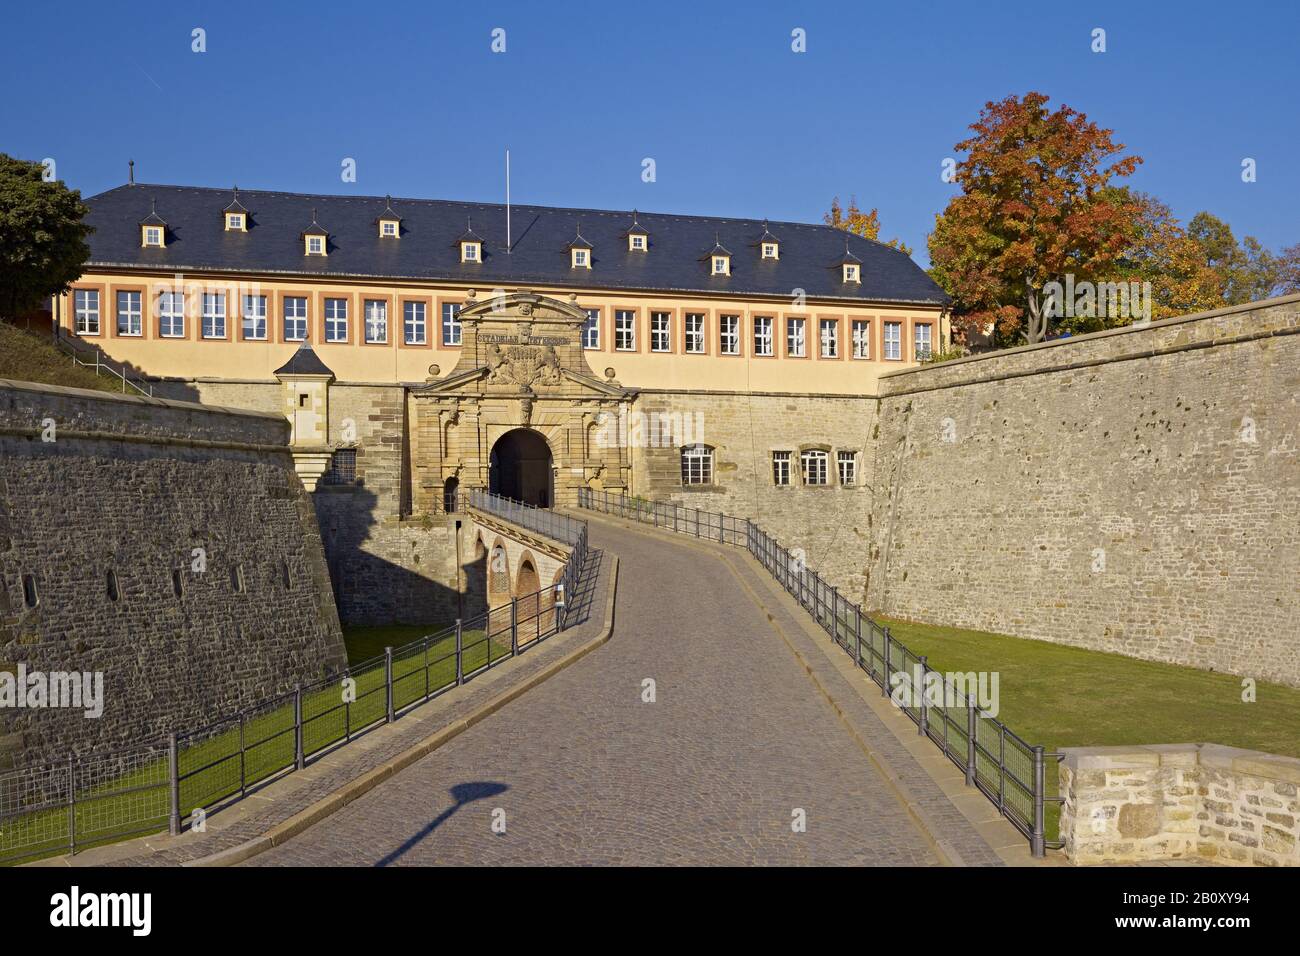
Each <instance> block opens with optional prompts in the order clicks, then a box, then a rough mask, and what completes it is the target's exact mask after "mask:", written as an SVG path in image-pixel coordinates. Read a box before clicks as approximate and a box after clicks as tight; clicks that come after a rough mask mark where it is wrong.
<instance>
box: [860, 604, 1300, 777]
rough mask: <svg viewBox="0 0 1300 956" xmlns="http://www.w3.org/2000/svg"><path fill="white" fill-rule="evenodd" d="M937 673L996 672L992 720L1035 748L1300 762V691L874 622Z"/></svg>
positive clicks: (978, 634)
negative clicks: (1197, 751)
mask: <svg viewBox="0 0 1300 956" xmlns="http://www.w3.org/2000/svg"><path fill="white" fill-rule="evenodd" d="M881 623H884V624H887V625H888V626H889V629H890V631H891V633H892V634H893V635H894V637H895V638H896V639H898V640H900V641H902V642H903V643H904V644H906V645H907V646H908V647H909V648H910V649H911V650H912V651H914V652H915V653H917V654H925V655H926V656H927V657H928V658H929V664H930V667H932V668H933V669H935V670H941V671H981V670H983V671H997V672H998V673H999V674H1000V686H999V702H1000V704H1001V710H1000V712H999V713H998V719H1000V720H1001V721H1002V722H1003V723H1005V724H1006V725H1007V726H1008V727H1010V728H1011V729H1012V730H1013V731H1015V732H1016V733H1017V734H1019V735H1020V736H1021V737H1023V738H1024V739H1025V740H1027V741H1029V742H1030V743H1032V744H1042V745H1044V746H1045V747H1046V748H1047V749H1048V750H1049V751H1051V750H1056V749H1058V748H1061V747H1101V746H1112V745H1123V744H1174V743H1187V742H1194V743H1216V744H1226V745H1228V746H1231V747H1245V748H1247V749H1250V750H1263V751H1265V752H1267V753H1275V754H1284V755H1287V756H1292V757H1300V689H1297V688H1294V687H1284V686H1282V685H1280V684H1268V683H1264V682H1260V683H1259V684H1258V685H1257V686H1256V689H1255V696H1256V699H1255V702H1254V703H1245V702H1243V701H1242V699H1241V695H1242V683H1241V681H1242V679H1241V678H1240V677H1235V676H1233V675H1230V674H1215V673H1211V672H1209V671H1203V670H1199V669H1197V668H1193V667H1180V666H1178V665H1176V664H1157V663H1153V662H1150V661H1140V660H1135V659H1134V658H1131V657H1124V656H1122V655H1119V654H1107V653H1104V652H1102V651H1089V650H1082V649H1080V648H1076V647H1066V646H1063V645H1060V644H1049V643H1047V642H1046V641H1032V640H1026V639H1024V638H1017V637H1007V636H1006V635H1003V634H989V633H985V632H983V631H968V630H962V629H960V628H954V627H936V626H933V625H929V624H916V623H912V622H908V621H893V620H888V619H881Z"/></svg>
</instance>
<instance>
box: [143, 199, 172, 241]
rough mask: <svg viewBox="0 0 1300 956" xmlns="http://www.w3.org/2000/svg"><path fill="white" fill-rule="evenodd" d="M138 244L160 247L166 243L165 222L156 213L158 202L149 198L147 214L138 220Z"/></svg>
mask: <svg viewBox="0 0 1300 956" xmlns="http://www.w3.org/2000/svg"><path fill="white" fill-rule="evenodd" d="M140 245H142V246H152V247H154V248H156V249H161V248H163V247H164V246H165V245H167V223H166V222H164V221H163V218H162V216H160V215H158V203H157V201H156V200H151V201H150V204H149V215H148V216H146V217H145V218H144V219H142V220H140Z"/></svg>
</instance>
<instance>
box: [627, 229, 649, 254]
mask: <svg viewBox="0 0 1300 956" xmlns="http://www.w3.org/2000/svg"><path fill="white" fill-rule="evenodd" d="M628 240H629V242H630V245H629V247H628V248H630V249H635V250H636V251H638V252H641V251H644V249H645V236H643V235H641V234H640V233H635V232H634V233H632V235H630V236H628Z"/></svg>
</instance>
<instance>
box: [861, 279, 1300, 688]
mask: <svg viewBox="0 0 1300 956" xmlns="http://www.w3.org/2000/svg"><path fill="white" fill-rule="evenodd" d="M1298 331H1300V296H1290V297H1286V298H1283V299H1275V300H1271V301H1268V302H1263V303H1254V304H1251V305H1248V306H1241V307H1236V308H1231V309H1224V310H1219V311H1215V312H1207V313H1201V314H1198V315H1192V316H1184V317H1179V318H1175V319H1169V320H1165V321H1162V322H1155V323H1151V324H1150V325H1147V326H1145V327H1133V326H1131V327H1127V328H1122V329H1116V330H1112V331H1107V332H1100V333H1095V334H1092V335H1087V336H1080V337H1078V338H1076V339H1063V340H1058V341H1053V342H1049V343H1045V344H1042V345H1036V346H1028V347H1024V348H1019V349H1012V350H1008V351H1005V352H999V353H994V354H991V355H985V356H977V357H972V358H968V359H963V360H959V361H956V362H951V363H945V364H942V365H937V366H928V367H926V366H922V367H920V368H917V369H912V370H906V371H900V372H897V373H894V374H892V375H888V376H885V377H884V378H882V380H881V396H880V406H881V407H880V413H879V416H880V425H881V428H880V436H879V440H878V442H877V443H876V446H875V453H876V463H875V466H874V472H875V475H876V481H875V488H876V492H877V493H876V495H875V497H874V499H873V500H872V502H871V521H870V526H871V528H872V543H871V554H870V573H869V581H868V583H867V595H866V596H867V604H868V606H869V607H870V608H873V609H878V610H879V611H881V612H883V613H885V614H887V615H891V616H896V617H901V618H907V619H915V620H919V621H925V622H928V623H932V624H943V625H954V626H960V627H971V628H978V629H982V630H989V631H996V632H1001V633H1005V634H1013V635H1018V636H1022V637H1031V638H1038V639H1042V640H1047V641H1054V642H1059V643H1063V644H1072V645H1075V646H1079V647H1087V648H1092V649H1096V650H1104V651H1114V652H1117V653H1121V654H1127V655H1129V656H1132V657H1139V658H1145V659H1148V660H1156V661H1167V662H1171V663H1177V664H1188V665H1192V666H1196V667H1202V668H1207V669H1212V670H1219V671H1227V672H1230V673H1235V674H1241V675H1245V676H1250V677H1255V678H1257V679H1267V680H1274V681H1280V682H1283V683H1288V684H1292V685H1300V587H1298V586H1297V581H1298V580H1300V336H1297V335H1296V333H1297V332H1298ZM859 566H860V565H859V564H858V563H855V564H854V565H852V566H846V567H839V568H836V569H835V571H836V572H837V573H838V574H840V575H843V576H847V575H849V574H855V573H857V571H858V569H859Z"/></svg>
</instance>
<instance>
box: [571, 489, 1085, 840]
mask: <svg viewBox="0 0 1300 956" xmlns="http://www.w3.org/2000/svg"><path fill="white" fill-rule="evenodd" d="M578 504H579V506H580V507H583V508H587V509H589V510H592V511H598V512H603V513H605V514H611V515H617V516H619V517H621V518H626V519H629V520H632V521H638V522H641V523H643V524H653V525H654V526H655V527H658V528H663V529H665V530H669V531H676V532H678V533H680V534H687V535H692V536H694V537H697V538H704V539H708V540H710V541H717V542H720V543H722V544H731V545H736V546H737V547H741V548H745V549H746V550H747V551H749V553H750V554H752V555H753V556H754V557H755V558H756V559H758V561H759V563H760V564H762V565H763V567H764V568H766V569H767V571H768V572H769V573H770V574H771V575H772V577H773V578H775V579H776V581H777V582H778V583H779V584H780V585H781V586H782V587H783V588H785V589H786V591H788V592H789V593H790V595H791V596H793V597H794V599H795V600H796V601H798V602H799V604H800V605H801V606H802V607H803V608H804V609H805V610H806V611H807V612H808V613H809V614H810V615H812V617H813V619H814V620H815V621H816V622H817V623H818V625H819V626H820V627H821V628H822V629H823V630H824V631H826V633H827V634H828V635H829V636H830V637H831V639H832V640H834V641H835V643H836V644H838V645H839V646H840V647H841V648H843V649H844V650H845V651H846V652H847V653H848V654H850V655H851V656H852V657H853V661H854V663H855V664H856V665H857V666H858V667H859V668H861V669H862V670H863V671H864V672H865V673H866V674H867V675H868V676H869V677H870V678H871V679H872V680H873V681H875V683H876V684H878V685H879V686H880V689H881V693H882V694H883V695H884V696H886V697H889V698H890V699H892V700H893V701H894V703H895V704H896V705H898V707H899V708H900V709H901V710H902V711H903V713H905V714H907V716H908V717H909V718H910V719H911V720H912V722H913V723H915V724H916V725H917V732H918V733H920V734H922V735H924V736H926V737H928V738H929V739H930V740H931V741H933V742H934V743H935V744H936V745H937V746H938V747H939V748H940V749H941V750H942V751H943V753H944V755H945V756H946V757H948V759H950V760H951V761H952V762H953V763H954V764H956V765H957V766H958V767H959V768H961V770H962V771H963V772H964V773H965V774H966V784H967V786H971V787H975V788H977V789H978V790H979V791H980V792H981V793H983V794H984V795H985V796H987V797H988V798H989V800H991V801H992V802H993V804H994V805H995V806H996V807H997V808H998V811H999V812H1000V813H1001V814H1002V815H1003V816H1004V817H1006V819H1007V820H1008V821H1009V822H1010V823H1011V824H1012V826H1014V827H1015V828H1016V829H1017V830H1019V831H1020V832H1021V833H1022V834H1024V835H1025V837H1026V839H1028V840H1029V844H1030V850H1031V852H1032V853H1033V855H1034V856H1036V857H1041V856H1042V855H1043V853H1044V851H1045V849H1047V848H1049V847H1050V848H1052V849H1059V848H1060V847H1061V846H1062V844H1061V842H1060V841H1057V840H1052V841H1049V840H1047V838H1046V805H1047V804H1049V803H1059V802H1060V801H1061V798H1060V797H1056V796H1050V795H1049V794H1048V792H1047V779H1046V765H1047V761H1049V760H1051V761H1053V766H1055V761H1056V760H1057V759H1059V756H1060V755H1059V754H1054V753H1047V752H1046V751H1045V750H1044V748H1043V747H1041V746H1036V745H1033V744H1030V743H1028V742H1026V741H1025V740H1023V739H1022V738H1021V737H1019V736H1017V735H1016V734H1015V733H1013V732H1012V731H1011V730H1010V729H1009V728H1008V727H1007V726H1006V725H1005V724H1004V723H1002V722H1001V721H999V720H997V719H996V718H994V717H990V716H987V715H986V714H985V713H983V712H982V711H981V710H980V708H979V706H978V694H977V693H976V688H975V686H973V685H972V681H977V679H978V678H977V675H975V674H974V673H970V674H960V675H958V674H944V673H942V672H939V671H934V670H932V669H931V668H930V667H929V664H928V662H927V660H926V657H925V655H923V654H915V653H913V652H912V651H911V650H910V649H908V648H907V647H906V646H905V645H904V644H902V643H901V642H900V641H898V640H896V639H895V638H894V637H893V635H892V634H890V631H889V628H888V627H886V626H882V625H880V624H878V623H876V622H875V621H874V620H872V619H871V618H870V617H869V616H868V615H866V614H864V613H863V612H862V608H861V607H860V606H859V605H857V604H854V603H852V602H851V601H849V600H848V599H846V598H845V597H843V596H842V595H841V594H840V593H839V591H838V590H837V589H836V588H834V587H832V586H831V585H829V584H827V583H826V581H825V580H823V579H822V577H821V576H820V575H819V574H818V573H817V572H816V571H813V570H812V569H810V568H808V567H807V566H806V564H805V563H804V561H803V560H802V559H801V557H800V556H799V555H798V554H797V553H795V552H792V551H791V550H790V549H788V548H785V547H782V546H781V545H780V544H779V543H778V542H777V541H776V539H775V538H773V537H772V536H771V535H769V534H768V533H767V532H765V531H764V530H763V529H762V528H760V527H759V526H758V525H756V524H754V522H752V521H750V520H749V519H747V518H738V517H735V516H734V515H725V514H719V513H716V512H707V511H701V510H699V509H697V508H687V507H683V506H682V505H678V504H675V503H673V502H669V501H648V500H645V499H641V498H629V497H627V496H626V495H622V494H610V493H609V492H603V491H593V490H591V489H585V488H584V489H580V490H579V492H578ZM959 682H960V684H961V685H963V686H958V685H959Z"/></svg>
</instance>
